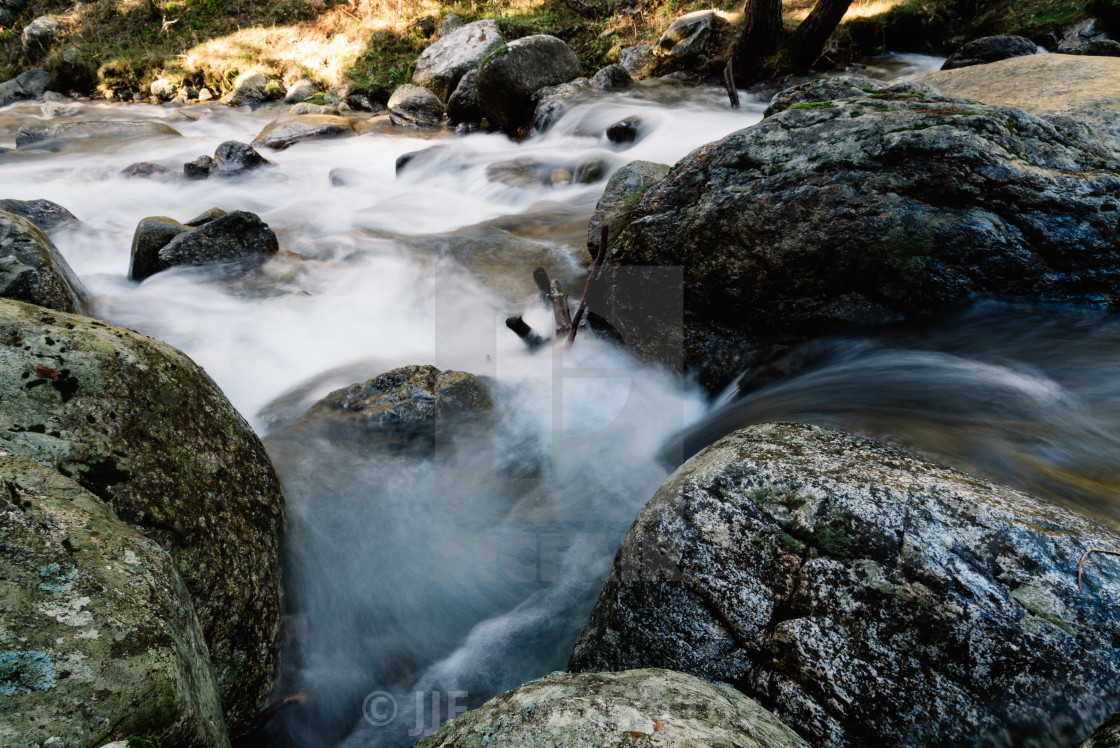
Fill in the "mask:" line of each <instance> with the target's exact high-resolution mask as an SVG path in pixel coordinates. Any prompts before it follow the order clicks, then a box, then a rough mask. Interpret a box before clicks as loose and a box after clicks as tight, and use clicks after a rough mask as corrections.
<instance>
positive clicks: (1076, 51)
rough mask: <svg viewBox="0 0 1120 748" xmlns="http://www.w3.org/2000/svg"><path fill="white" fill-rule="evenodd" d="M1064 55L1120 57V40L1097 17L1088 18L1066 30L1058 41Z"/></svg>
mask: <svg viewBox="0 0 1120 748" xmlns="http://www.w3.org/2000/svg"><path fill="white" fill-rule="evenodd" d="M1058 52H1060V53H1061V54H1064V55H1094V56H1103V57H1120V42H1117V41H1115V40H1114V39H1113V38H1112V37H1110V36H1109V35H1108V34H1107V33H1106V32H1105V30H1104V29H1103V28H1102V27H1101V24H1100V22H1099V21H1097V19H1095V18H1087V19H1085V20H1084V21H1081V22H1080V23H1076V24H1074V25H1073V26H1071V27H1070V28H1069V29H1067V30H1066V33H1065V34H1064V35H1063V36H1062V40H1061V41H1060V42H1058Z"/></svg>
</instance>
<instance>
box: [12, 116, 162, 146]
mask: <svg viewBox="0 0 1120 748" xmlns="http://www.w3.org/2000/svg"><path fill="white" fill-rule="evenodd" d="M161 135H172V136H175V137H179V136H180V133H179V131H178V130H176V129H175V128H173V127H171V126H170V125H165V124H163V123H162V122H123V121H112V122H63V123H60V124H49V125H24V126H23V127H21V128H19V130H17V131H16V148H27V147H28V146H35V145H39V144H47V143H50V144H55V145H65V143H66V142H67V141H71V140H80V139H84V138H105V139H110V140H123V139H126V138H150V137H157V136H161Z"/></svg>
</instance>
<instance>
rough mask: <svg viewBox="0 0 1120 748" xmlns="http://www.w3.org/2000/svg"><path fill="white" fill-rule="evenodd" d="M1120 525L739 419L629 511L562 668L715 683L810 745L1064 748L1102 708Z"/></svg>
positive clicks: (1118, 614)
mask: <svg viewBox="0 0 1120 748" xmlns="http://www.w3.org/2000/svg"><path fill="white" fill-rule="evenodd" d="M1118 544H1120V535H1118V534H1117V533H1116V532H1115V531H1112V530H1109V529H1107V528H1105V527H1102V526H1100V525H1097V524H1095V523H1093V522H1091V521H1089V520H1088V519H1086V518H1085V517H1083V516H1080V515H1078V514H1075V513H1073V512H1070V511H1067V510H1065V509H1060V508H1057V507H1055V506H1051V505H1049V504H1047V503H1045V502H1043V501H1041V500H1038V499H1035V498H1033V497H1031V496H1027V495H1025V494H1023V493H1020V492H1018V491H1014V490H1012V489H1009V488H1004V487H1002V486H997V485H993V484H991V483H988V482H986V481H983V480H980V479H978V478H974V477H972V476H969V475H965V474H963V473H959V472H956V471H954V470H951V469H948V468H944V467H940V466H938V465H934V464H932V463H930V462H927V461H925V460H922V459H920V458H917V457H914V456H912V455H908V454H906V453H903V452H900V451H897V450H895V449H891V448H888V447H886V446H883V445H881V444H878V443H875V442H872V441H869V440H866V439H862V438H859V437H855V436H849V435H846V434H841V433H838V432H835V431H829V430H826V429H820V428H815V427H810V426H801V425H792V424H778V425H767V426H757V427H752V428H749V429H745V430H743V431H740V432H737V433H735V434H733V435H731V436H728V437H725V438H724V439H722V440H720V441H719V442H717V443H716V444H714V445H713V446H711V447H709V448H708V449H706V450H705V451H703V452H701V453H700V454H699V455H697V456H696V457H694V458H692V459H691V460H689V461H688V462H687V463H686V464H685V465H684V466H683V467H682V468H681V469H679V470H678V471H677V472H676V473H674V474H673V476H671V477H670V479H669V480H668V481H667V482H666V483H665V484H664V485H663V486H662V487H661V489H660V490H659V491H658V492H657V494H656V495H655V496H654V497H653V499H651V500H650V502H649V503H648V504H647V505H646V506H645V508H643V509H642V512H641V514H640V515H639V516H638V519H637V521H636V522H635V523H634V525H633V527H632V528H631V529H630V531H629V533H628V534H627V536H626V538H625V540H624V541H623V544H622V547H621V549H620V550H619V553H618V555H617V557H616V558H615V564H614V569H613V571H612V572H611V576H610V578H609V580H608V581H607V584H606V586H605V587H604V588H603V592H602V594H601V596H600V598H599V601H598V603H597V605H596V607H595V611H594V612H593V613H592V616H591V620H590V622H589V623H588V625H587V628H585V629H584V631H583V633H582V635H581V636H580V639H579V642H578V643H577V644H576V647H575V650H574V652H573V654H572V659H571V663H570V666H571V668H572V669H573V670H577V671H600V670H622V669H627V668H635V667H667V668H672V669H674V670H681V671H684V672H689V673H693V674H696V675H700V676H702V677H705V678H709V679H714V680H722V681H727V682H730V683H734V684H735V685H736V686H737V687H738V688H739V690H741V691H743V692H744V693H746V694H747V695H748V696H755V697H756V698H759V699H762V700H764V701H765V703H766V704H767V705H769V707H770V709H771V710H772V711H773V712H774V714H775V716H777V717H778V718H779V719H781V720H782V721H783V722H784V723H785V724H787V725H789V726H790V727H792V728H793V729H794V730H796V731H797V732H798V733H799V734H800V735H801V736H802V737H803V738H805V739H806V740H808V741H809V742H810V743H812V744H813V745H827V746H855V745H888V744H889V745H950V744H966V743H967V744H985V745H987V744H1008V745H1021V744H1025V743H1026V742H1027V741H1035V742H1037V743H1038V744H1040V745H1068V744H1070V743H1071V742H1072V741H1074V740H1076V739H1079V738H1081V737H1083V736H1084V735H1086V734H1087V733H1088V732H1089V731H1090V730H1092V729H1093V728H1094V727H1095V726H1096V725H1098V724H1100V722H1101V721H1102V720H1103V719H1104V718H1105V716H1107V714H1108V713H1109V712H1110V711H1111V710H1113V709H1115V708H1116V707H1117V705H1118V704H1120V669H1118V667H1117V666H1118V664H1120V649H1118V648H1117V647H1116V641H1115V638H1116V633H1115V632H1116V631H1117V625H1118V624H1120V607H1118V606H1117V605H1116V604H1115V602H1116V600H1117V599H1118V596H1120V572H1118V571H1117V570H1116V567H1115V566H1114V565H1106V566H1095V567H1092V571H1091V572H1090V573H1089V574H1088V576H1087V577H1086V580H1085V591H1084V592H1081V591H1079V590H1078V589H1077V585H1076V583H1075V577H1076V574H1077V564H1078V560H1079V558H1080V557H1081V554H1082V553H1083V552H1084V551H1085V550H1087V549H1089V548H1094V547H1096V548H1102V547H1103V548H1115V547H1120V545H1118Z"/></svg>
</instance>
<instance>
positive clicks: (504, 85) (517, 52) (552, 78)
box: [477, 34, 581, 135]
mask: <svg viewBox="0 0 1120 748" xmlns="http://www.w3.org/2000/svg"><path fill="white" fill-rule="evenodd" d="M580 72H581V68H580V64H579V58H578V57H576V53H575V52H573V51H572V49H571V47H569V46H568V45H567V44H565V43H564V42H563V41H561V40H560V39H557V38H556V37H554V36H548V35H547V34H537V35H535V36H526V37H524V38H522V39H517V40H516V41H512V42H510V43H509V44H507V45H505V46H502V47H499V48H498V49H497V50H495V51H494V52H491V53H490V55H489V56H488V57H487V58H486V59H485V60H484V61H483V62H482V65H481V66H479V68H478V78H477V86H478V103H479V106H480V107H481V108H482V111H483V113H485V115H486V117H487V119H489V120H490V124H492V125H494V126H495V127H498V128H500V129H502V130H504V131H505V132H506V133H508V134H510V135H517V134H521V133H523V132H524V130H525V128H527V127H528V125H529V124H530V122H531V121H532V118H533V107H534V103H535V102H534V101H533V94H534V93H535V92H536V91H538V90H539V89H541V88H544V87H545V86H556V85H559V84H561V83H567V82H568V81H570V80H573V79H575V78H578V77H579V75H580Z"/></svg>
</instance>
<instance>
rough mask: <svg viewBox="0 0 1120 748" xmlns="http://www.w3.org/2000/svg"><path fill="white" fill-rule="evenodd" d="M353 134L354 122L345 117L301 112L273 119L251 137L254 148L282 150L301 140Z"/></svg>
mask: <svg viewBox="0 0 1120 748" xmlns="http://www.w3.org/2000/svg"><path fill="white" fill-rule="evenodd" d="M353 134H354V123H353V122H352V121H350V120H349V119H348V118H346V117H333V116H331V115H327V114H303V115H300V116H298V117H283V118H281V119H278V120H274V121H272V122H270V123H269V124H268V125H266V126H265V128H264V129H263V130H261V132H260V134H259V135H257V137H256V138H254V139H253V143H252V145H253V147H254V148H271V149H273V150H275V151H282V150H284V149H285V148H288V147H290V146H292V145H294V144H296V143H298V142H300V141H301V140H312V139H318V138H337V137H341V136H343V135H353Z"/></svg>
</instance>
